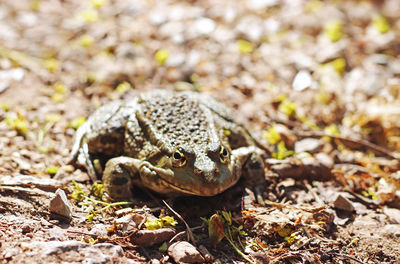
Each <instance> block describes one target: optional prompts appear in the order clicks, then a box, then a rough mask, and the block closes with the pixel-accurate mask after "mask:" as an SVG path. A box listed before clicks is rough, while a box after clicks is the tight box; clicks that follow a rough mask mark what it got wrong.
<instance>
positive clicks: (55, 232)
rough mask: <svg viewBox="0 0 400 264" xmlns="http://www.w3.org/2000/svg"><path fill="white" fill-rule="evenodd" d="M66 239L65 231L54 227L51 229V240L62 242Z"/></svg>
mask: <svg viewBox="0 0 400 264" xmlns="http://www.w3.org/2000/svg"><path fill="white" fill-rule="evenodd" d="M64 238H65V231H64V230H63V229H61V228H58V227H54V228H51V229H49V240H62V239H64Z"/></svg>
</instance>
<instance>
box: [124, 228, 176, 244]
mask: <svg viewBox="0 0 400 264" xmlns="http://www.w3.org/2000/svg"><path fill="white" fill-rule="evenodd" d="M175 234H176V231H175V230H174V229H171V228H160V229H157V230H140V231H138V232H137V233H136V234H134V235H133V236H132V238H131V240H132V242H133V243H135V244H137V245H140V246H145V247H147V246H152V245H155V244H159V243H162V242H164V241H166V240H170V239H171V238H172V237H173V236H175Z"/></svg>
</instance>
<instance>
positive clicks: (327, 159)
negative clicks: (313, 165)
mask: <svg viewBox="0 0 400 264" xmlns="http://www.w3.org/2000/svg"><path fill="white" fill-rule="evenodd" d="M315 158H316V159H317V160H318V161H319V162H321V163H322V164H324V165H325V166H326V167H328V168H333V165H334V164H335V161H334V160H333V158H332V157H331V156H329V155H328V154H326V153H323V152H321V153H318V154H317V155H315Z"/></svg>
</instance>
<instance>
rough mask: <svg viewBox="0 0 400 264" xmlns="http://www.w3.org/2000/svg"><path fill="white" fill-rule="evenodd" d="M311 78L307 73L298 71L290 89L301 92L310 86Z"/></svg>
mask: <svg viewBox="0 0 400 264" xmlns="http://www.w3.org/2000/svg"><path fill="white" fill-rule="evenodd" d="M311 83H312V78H311V74H310V73H309V72H308V71H305V70H301V71H299V72H298V73H297V74H296V76H295V77H294V79H293V83H292V87H293V90H295V91H303V90H305V89H307V88H309V87H310V86H311Z"/></svg>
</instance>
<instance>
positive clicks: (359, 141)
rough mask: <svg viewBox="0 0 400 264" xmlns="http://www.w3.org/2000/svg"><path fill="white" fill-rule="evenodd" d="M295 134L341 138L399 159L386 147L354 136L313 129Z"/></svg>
mask: <svg viewBox="0 0 400 264" xmlns="http://www.w3.org/2000/svg"><path fill="white" fill-rule="evenodd" d="M296 135H298V136H300V137H314V138H315V137H317V138H320V137H331V138H334V139H337V140H341V141H344V142H347V143H352V144H358V145H361V146H364V147H367V148H369V149H371V150H372V151H373V152H375V153H378V154H381V155H384V156H387V157H389V158H391V159H400V154H399V153H393V152H391V151H389V150H388V149H386V148H384V147H381V146H378V145H376V144H374V143H371V142H369V141H367V140H365V139H355V138H349V137H344V136H340V135H331V134H327V133H324V132H318V131H313V132H307V131H300V132H297V133H296Z"/></svg>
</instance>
